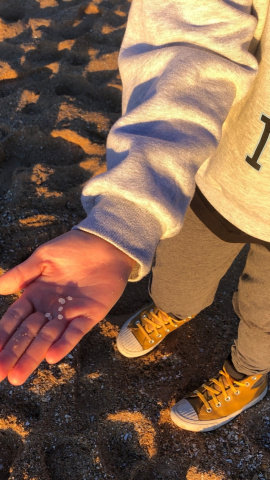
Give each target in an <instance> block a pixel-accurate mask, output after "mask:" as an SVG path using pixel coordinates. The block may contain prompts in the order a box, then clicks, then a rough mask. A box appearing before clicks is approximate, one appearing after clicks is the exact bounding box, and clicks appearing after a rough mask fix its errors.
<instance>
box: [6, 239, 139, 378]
mask: <svg viewBox="0 0 270 480" xmlns="http://www.w3.org/2000/svg"><path fill="white" fill-rule="evenodd" d="M131 268H132V261H131V259H129V257H127V256H126V255H125V254H124V253H123V252H120V251H119V250H118V249H116V248H115V247H114V246H113V245H111V244H108V243H107V242H105V241H104V240H102V239H100V238H98V237H96V236H94V235H90V234H87V233H84V232H80V231H72V232H69V233H67V234H65V235H63V236H61V237H58V238H57V239H55V240H53V241H51V242H48V243H47V244H45V245H44V246H42V247H40V249H38V250H37V251H36V252H35V253H34V254H33V255H32V256H31V257H30V258H29V259H28V260H27V261H26V262H24V263H23V264H21V265H19V266H18V267H15V269H13V270H11V271H10V272H8V273H7V274H5V275H4V276H3V277H2V278H0V292H1V293H4V294H6V293H13V292H14V291H18V290H19V289H20V288H25V290H24V292H23V294H22V295H21V297H20V298H19V299H18V300H17V301H16V302H15V303H14V304H13V305H12V306H11V307H10V308H9V309H8V311H7V312H6V314H5V315H4V316H3V318H2V320H1V322H0V350H1V353H0V381H1V380H3V379H4V378H5V377H6V376H8V379H9V381H10V382H11V383H12V384H15V385H20V384H22V383H23V382H24V381H25V380H26V379H27V378H28V376H29V375H30V374H31V373H32V372H33V371H34V370H35V368H36V367H37V366H38V365H39V364H40V362H41V361H42V360H43V359H44V358H46V360H47V361H48V362H49V363H56V362H58V361H59V360H61V358H63V357H64V356H65V355H67V353H69V352H70V351H71V350H72V349H73V348H74V346H75V345H77V343H78V342H79V341H80V340H81V338H82V337H83V336H84V335H85V334H86V333H87V332H88V331H89V330H90V329H91V328H92V327H93V326H94V325H95V324H96V323H97V322H98V321H99V320H101V319H102V318H104V316H105V315H106V313H107V312H108V311H109V310H110V308H111V307H112V306H113V305H114V303H115V302H116V301H117V300H118V298H119V297H120V295H121V294H122V292H123V290H124V287H125V285H126V282H127V279H128V276H129V273H130V271H131ZM4 280H5V283H4Z"/></svg>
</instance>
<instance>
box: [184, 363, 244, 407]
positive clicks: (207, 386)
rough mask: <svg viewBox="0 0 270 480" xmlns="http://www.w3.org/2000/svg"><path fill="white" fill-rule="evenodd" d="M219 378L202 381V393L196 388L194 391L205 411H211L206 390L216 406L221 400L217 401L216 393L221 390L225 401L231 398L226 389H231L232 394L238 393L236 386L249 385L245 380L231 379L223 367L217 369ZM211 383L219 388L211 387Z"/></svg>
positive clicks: (219, 404) (218, 405)
mask: <svg viewBox="0 0 270 480" xmlns="http://www.w3.org/2000/svg"><path fill="white" fill-rule="evenodd" d="M219 374H220V376H219V378H218V379H216V378H211V379H210V380H209V381H208V382H207V384H206V383H204V384H203V385H202V387H203V388H204V389H205V392H204V393H201V392H199V391H198V390H195V392H194V393H196V395H198V397H199V398H200V399H201V401H202V402H203V403H204V405H205V408H206V411H207V412H208V413H210V412H211V410H212V409H211V406H210V404H209V402H208V400H207V394H208V392H209V393H210V394H211V398H213V399H214V402H215V406H216V407H220V406H221V402H220V401H218V399H217V395H219V394H220V392H222V395H223V398H224V400H225V402H229V401H230V400H231V397H230V396H229V395H228V390H232V392H233V394H234V395H239V393H240V392H239V390H238V389H237V388H236V386H238V387H240V386H242V387H243V386H249V384H248V383H247V382H245V383H243V382H239V381H237V380H233V379H232V378H231V377H230V375H229V374H228V373H227V372H226V370H225V369H223V370H220V371H219ZM224 378H225V379H226V382H227V385H225V383H224ZM211 384H214V385H216V386H217V387H218V388H219V390H217V389H215V388H214V387H211Z"/></svg>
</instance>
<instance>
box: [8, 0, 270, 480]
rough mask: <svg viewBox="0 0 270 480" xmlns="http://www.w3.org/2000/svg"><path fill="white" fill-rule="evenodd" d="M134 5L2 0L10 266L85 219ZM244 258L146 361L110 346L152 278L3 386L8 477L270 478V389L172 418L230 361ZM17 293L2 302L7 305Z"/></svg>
mask: <svg viewBox="0 0 270 480" xmlns="http://www.w3.org/2000/svg"><path fill="white" fill-rule="evenodd" d="M149 1H150V0H149ZM128 9H129V2H126V1H124V0H111V1H102V0H95V1H91V2H89V0H85V1H83V0H65V1H64V0H27V1H26V0H1V1H0V27H1V28H0V180H1V191H0V197H1V202H0V210H1V233H0V254H1V257H0V259H1V260H0V267H1V269H2V270H7V269H9V268H10V267H12V266H14V265H15V264H17V263H19V262H21V261H23V260H24V259H25V258H27V256H28V255H29V254H30V253H31V252H32V251H33V250H34V249H35V248H36V247H37V246H38V245H40V244H42V243H44V242H46V241H47V240H49V239H51V238H53V237H55V236H57V235H59V234H61V233H63V232H65V231H67V230H69V229H70V228H71V227H72V226H73V225H74V224H76V223H78V221H80V219H81V218H83V216H84V213H83V210H82V207H81V205H80V191H81V188H82V185H83V184H84V182H85V181H86V180H87V179H88V178H90V177H91V176H93V175H95V174H97V173H99V172H101V171H102V170H104V168H105V159H104V153H105V141H106V136H107V134H108V131H109V129H110V127H111V125H112V124H113V123H114V121H115V120H116V119H117V118H118V116H119V115H120V109H121V82H120V78H119V73H118V70H117V54H118V51H119V47H120V44H121V40H122V37H123V34H124V30H125V24H126V17H127V12H128ZM244 257H245V252H243V253H242V254H241V255H240V257H239V259H238V260H237V261H236V263H235V264H234V266H233V267H232V269H231V270H230V272H229V273H228V274H227V276H226V278H225V279H224V281H223V282H222V285H221V287H220V289H219V292H218V295H217V298H216V301H215V303H214V304H213V305H212V306H211V307H210V308H208V309H207V310H206V311H204V312H202V313H201V314H200V315H198V317H197V318H196V319H194V320H193V321H192V322H190V323H188V324H187V325H185V326H184V327H182V328H181V329H180V330H179V331H178V332H177V333H176V334H175V335H174V336H170V337H168V338H167V339H166V341H164V343H163V344H161V345H160V347H159V348H158V349H157V350H155V351H154V352H153V353H151V354H150V355H148V356H147V357H145V358H143V359H135V360H128V359H125V358H123V357H121V356H120V354H119V353H118V352H117V350H116V347H115V338H116V335H117V332H118V330H119V327H120V326H121V324H122V323H123V321H124V320H125V319H126V318H127V316H128V314H130V313H131V312H134V311H135V310H136V309H137V308H139V307H140V306H142V305H143V304H145V303H146V302H147V301H148V294H147V279H144V280H143V281H142V282H140V283H138V284H132V285H129V286H128V288H127V290H126V292H125V294H124V296H123V298H122V299H121V300H120V302H119V303H118V305H117V306H116V307H115V308H114V309H113V312H112V313H111V314H110V315H109V316H108V317H107V319H106V320H104V321H103V322H101V323H100V324H99V325H98V326H96V327H95V328H94V330H93V331H92V332H90V333H89V334H88V335H87V336H86V337H85V338H84V339H83V341H82V342H81V344H80V345H79V346H78V347H77V348H76V349H75V351H73V352H72V354H70V355H68V356H67V358H65V359H64V360H63V361H62V362H60V363H59V364H58V365H55V366H48V365H47V364H46V363H43V364H42V365H41V366H40V368H39V369H38V370H37V372H35V374H33V375H32V376H31V378H30V379H29V380H28V381H27V382H26V383H25V385H24V386H22V387H13V386H11V385H10V384H9V383H8V382H7V381H4V382H2V384H1V385H0V400H1V404H0V410H1V414H0V480H8V479H9V480H99V479H108V480H110V479H116V480H154V479H159V480H182V479H188V480H202V479H204V480H210V479H211V480H229V479H235V480H239V479H244V480H263V479H265V480H266V479H270V456H269V445H270V433H269V423H270V420H269V415H270V401H269V396H267V397H266V398H265V399H264V400H263V401H262V402H261V403H260V404H259V405H258V406H257V407H256V408H254V409H250V410H248V411H247V412H246V413H244V414H242V415H241V416H239V417H238V418H237V419H236V420H235V421H233V422H232V423H231V424H229V425H227V426H225V427H223V428H221V429H220V430H217V431H216V432H212V433H208V434H194V433H190V432H185V431H182V430H180V429H178V428H177V427H175V426H174V425H173V424H172V423H171V421H170V417H169V408H170V406H171V405H172V404H173V403H174V402H175V401H176V400H179V399H180V398H181V397H182V396H183V395H185V394H186V393H188V392H189V391H190V390H192V389H194V388H195V387H197V386H198V385H199V384H200V383H201V382H202V381H203V380H205V379H207V378H208V377H209V376H212V375H214V374H216V373H217V371H218V369H219V368H220V367H221V366H222V363H223V360H224V358H225V356H226V355H227V353H228V351H229V347H230V344H231V342H232V340H233V338H234V337H235V335H236V331H237V323H238V320H237V318H236V316H235V314H234V313H233V310H232V307H231V295H232V292H233V290H234V288H236V285H237V275H239V273H240V272H241V267H242V265H243V261H244ZM15 298H16V296H13V297H12V298H11V297H6V298H3V297H1V299H0V313H1V314H3V313H4V311H5V310H6V308H7V307H8V306H9V305H10V303H11V302H12V301H13V300H14V299H15Z"/></svg>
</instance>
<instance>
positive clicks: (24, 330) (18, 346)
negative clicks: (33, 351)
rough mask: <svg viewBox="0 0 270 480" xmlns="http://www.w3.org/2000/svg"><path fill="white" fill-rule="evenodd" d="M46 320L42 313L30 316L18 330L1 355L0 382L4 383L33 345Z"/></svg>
mask: <svg viewBox="0 0 270 480" xmlns="http://www.w3.org/2000/svg"><path fill="white" fill-rule="evenodd" d="M45 322H46V319H45V317H44V315H42V314H41V313H33V314H32V315H30V316H29V317H28V318H27V319H26V320H25V321H24V322H23V323H21V325H20V326H19V328H18V329H17V330H16V332H15V333H14V334H13V335H12V337H11V338H10V339H9V341H8V342H7V344H6V345H5V347H4V349H3V350H2V351H1V353H0V381H2V380H3V379H4V378H5V377H6V376H7V374H8V372H9V371H10V370H11V369H12V367H13V366H14V365H15V364H16V363H17V361H18V360H19V358H20V357H21V356H22V355H23V354H24V352H25V351H26V349H27V348H28V346H29V345H30V344H31V342H32V341H33V339H34V338H35V336H36V335H37V334H38V332H39V330H40V329H41V328H42V327H43V325H44V323H45Z"/></svg>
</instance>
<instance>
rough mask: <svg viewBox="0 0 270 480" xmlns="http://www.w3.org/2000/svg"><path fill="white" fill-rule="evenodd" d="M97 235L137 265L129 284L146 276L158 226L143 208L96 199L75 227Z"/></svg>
mask: <svg viewBox="0 0 270 480" xmlns="http://www.w3.org/2000/svg"><path fill="white" fill-rule="evenodd" d="M74 228H75V229H79V230H83V231H85V232H88V233H92V234H94V235H97V236H99V237H101V238H103V239H104V240H106V241H108V242H110V243H112V244H113V245H115V246H116V247H117V248H119V250H122V251H123V252H124V253H126V254H127V255H129V256H130V257H131V258H133V259H134V260H135V261H136V262H137V266H135V267H134V269H133V270H132V273H131V276H130V278H129V280H130V281H133V282H134V281H138V280H140V279H141V278H143V277H144V276H145V275H147V273H149V271H150V269H151V266H152V261H153V257H154V254H155V251H156V247H157V244H158V242H159V240H160V237H161V235H162V231H161V225H160V224H159V222H157V220H156V219H155V218H154V217H153V216H151V215H150V213H149V212H148V210H147V209H146V208H140V207H138V205H135V204H134V203H133V202H130V201H127V200H122V199H120V198H117V197H115V198H111V197H110V198H108V197H103V196H99V197H97V198H96V203H95V206H94V207H93V208H92V209H91V211H90V213H89V214H88V216H87V217H86V218H85V219H84V220H83V221H82V222H80V223H79V224H78V225H76V226H75V227H74Z"/></svg>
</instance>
